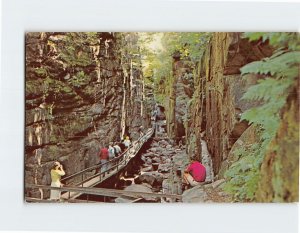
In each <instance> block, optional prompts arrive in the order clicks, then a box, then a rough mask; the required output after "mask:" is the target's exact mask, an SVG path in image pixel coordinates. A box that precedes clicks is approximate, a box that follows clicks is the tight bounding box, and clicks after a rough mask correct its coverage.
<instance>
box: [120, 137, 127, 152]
mask: <svg viewBox="0 0 300 233" xmlns="http://www.w3.org/2000/svg"><path fill="white" fill-rule="evenodd" d="M118 146H119V147H120V148H121V152H123V151H124V150H125V149H126V147H125V145H124V140H123V141H122V142H120V143H119V144H118Z"/></svg>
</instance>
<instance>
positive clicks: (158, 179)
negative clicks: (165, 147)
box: [134, 172, 164, 187]
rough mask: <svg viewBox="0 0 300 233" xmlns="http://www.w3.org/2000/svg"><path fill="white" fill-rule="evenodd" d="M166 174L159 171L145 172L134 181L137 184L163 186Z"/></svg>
mask: <svg viewBox="0 0 300 233" xmlns="http://www.w3.org/2000/svg"><path fill="white" fill-rule="evenodd" d="M163 178H164V176H163V175H162V174H161V173H159V172H143V173H142V174H141V175H139V176H138V177H137V178H135V180H134V182H135V183H136V184H140V183H147V184H150V185H151V186H156V187H157V186H161V184H162V182H163Z"/></svg>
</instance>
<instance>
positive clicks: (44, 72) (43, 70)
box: [35, 67, 48, 78]
mask: <svg viewBox="0 0 300 233" xmlns="http://www.w3.org/2000/svg"><path fill="white" fill-rule="evenodd" d="M35 73H37V74H38V75H39V76H41V77H44V78H45V77H47V75H48V71H47V69H46V68H44V67H41V68H36V69H35Z"/></svg>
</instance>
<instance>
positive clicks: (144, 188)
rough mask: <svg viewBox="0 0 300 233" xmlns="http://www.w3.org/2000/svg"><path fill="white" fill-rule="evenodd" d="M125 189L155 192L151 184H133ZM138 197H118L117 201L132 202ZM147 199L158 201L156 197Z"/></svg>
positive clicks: (147, 199)
mask: <svg viewBox="0 0 300 233" xmlns="http://www.w3.org/2000/svg"><path fill="white" fill-rule="evenodd" d="M124 190H125V191H133V192H145V193H153V192H152V190H151V188H150V187H149V186H146V185H143V184H132V185H130V186H128V187H126V188H125V189H124ZM135 199H136V198H133V197H118V198H116V199H115V202H116V203H128V202H132V201H133V200H135ZM145 200H146V201H157V199H156V198H145Z"/></svg>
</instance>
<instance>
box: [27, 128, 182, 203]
mask: <svg viewBox="0 0 300 233" xmlns="http://www.w3.org/2000/svg"><path fill="white" fill-rule="evenodd" d="M154 131H155V130H154V127H153V128H150V129H148V130H147V132H146V133H145V135H143V136H142V137H140V138H139V139H138V140H137V141H135V142H133V143H132V145H131V147H129V148H128V149H127V150H126V151H124V152H123V153H122V154H121V155H120V156H118V157H116V158H114V159H112V160H110V161H108V162H107V163H106V164H99V165H95V166H92V167H90V168H87V169H84V170H82V171H79V172H77V173H75V174H72V175H70V176H68V177H65V178H63V179H62V181H63V182H64V183H66V185H65V186H63V187H61V188H57V187H51V186H44V185H33V184H28V185H26V188H34V189H48V190H49V189H50V190H51V189H54V190H61V191H62V201H63V202H77V200H76V198H77V197H79V196H80V195H82V194H92V195H100V196H109V197H129V198H135V199H134V200H133V201H132V202H136V201H139V200H141V199H143V198H162V197H169V198H173V199H178V200H181V196H180V195H167V194H158V193H147V192H133V191H125V190H116V189H103V188H94V186H96V185H98V184H100V183H101V182H103V181H104V180H107V179H108V178H110V177H112V176H114V175H116V174H117V173H118V172H119V171H120V170H122V169H124V168H125V167H126V166H127V164H128V163H129V161H130V160H132V159H133V158H134V157H135V156H136V155H137V154H138V153H139V151H140V149H141V148H142V146H143V145H144V144H145V143H146V142H147V141H148V140H149V139H150V138H151V137H152V136H153V134H154ZM103 165H107V166H108V169H107V170H106V171H101V167H102V166H103ZM25 200H27V201H29V202H53V201H51V200H45V199H44V200H41V199H35V198H29V197H25ZM80 202H82V201H80Z"/></svg>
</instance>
